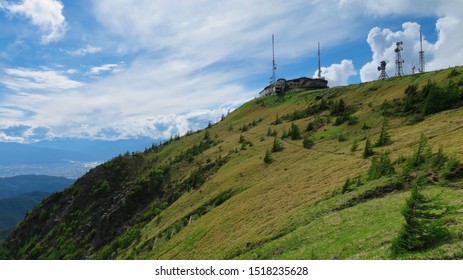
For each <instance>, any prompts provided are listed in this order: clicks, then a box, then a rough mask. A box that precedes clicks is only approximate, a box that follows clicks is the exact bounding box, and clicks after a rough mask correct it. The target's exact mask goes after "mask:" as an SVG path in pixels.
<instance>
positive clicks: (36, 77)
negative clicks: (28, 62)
mask: <svg viewBox="0 0 463 280" xmlns="http://www.w3.org/2000/svg"><path fill="white" fill-rule="evenodd" d="M4 72H5V74H6V75H3V77H0V83H1V84H3V85H5V86H6V87H7V88H10V89H13V90H17V91H21V90H51V91H56V90H67V89H73V88H77V87H80V86H82V85H83V84H82V83H81V82H78V81H74V80H71V79H69V78H68V77H66V76H65V75H63V74H62V73H60V72H57V71H54V70H48V69H47V70H31V69H23V68H21V69H6V70H5V71H4Z"/></svg>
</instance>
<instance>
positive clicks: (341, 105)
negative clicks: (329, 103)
mask: <svg viewBox="0 0 463 280" xmlns="http://www.w3.org/2000/svg"><path fill="white" fill-rule="evenodd" d="M345 112H346V103H345V102H344V100H343V99H342V98H341V99H340V100H339V101H335V102H334V104H333V108H332V109H331V115H332V116H342V115H344V114H345Z"/></svg>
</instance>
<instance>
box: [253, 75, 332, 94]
mask: <svg viewBox="0 0 463 280" xmlns="http://www.w3.org/2000/svg"><path fill="white" fill-rule="evenodd" d="M320 88H328V81H327V80H325V79H311V78H307V77H301V78H297V79H292V80H286V79H278V80H277V81H276V82H275V90H273V84H270V85H268V86H266V87H265V88H264V89H263V90H262V91H261V92H260V93H259V97H264V96H267V95H271V94H273V93H276V94H279V93H284V92H292V91H304V90H311V89H320Z"/></svg>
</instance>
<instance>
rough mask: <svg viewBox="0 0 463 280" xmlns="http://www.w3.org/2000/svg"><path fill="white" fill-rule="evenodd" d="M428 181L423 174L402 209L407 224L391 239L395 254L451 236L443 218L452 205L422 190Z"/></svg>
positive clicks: (436, 242)
mask: <svg viewBox="0 0 463 280" xmlns="http://www.w3.org/2000/svg"><path fill="white" fill-rule="evenodd" d="M426 182H427V179H426V177H424V176H423V175H421V176H418V177H417V178H416V179H415V180H414V181H413V182H412V191H411V195H410V197H409V198H408V199H407V200H406V206H405V208H404V209H403V210H402V215H403V216H404V218H405V224H404V225H403V227H402V229H401V231H400V233H399V236H397V237H396V238H395V239H394V240H393V242H392V247H391V250H392V254H393V255H396V256H397V255H402V254H404V253H408V252H415V251H419V250H423V249H428V248H430V247H432V246H434V245H436V244H438V243H439V242H442V241H444V240H446V239H447V238H448V237H449V236H450V232H449V230H448V229H447V228H446V227H445V221H444V217H445V215H447V213H448V211H449V207H448V206H446V205H444V204H442V203H440V202H438V201H437V199H436V198H427V197H425V196H424V195H423V194H422V193H421V190H420V188H421V187H422V186H423V185H424V184H425V183H426Z"/></svg>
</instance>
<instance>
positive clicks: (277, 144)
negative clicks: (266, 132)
mask: <svg viewBox="0 0 463 280" xmlns="http://www.w3.org/2000/svg"><path fill="white" fill-rule="evenodd" d="M280 151H283V143H281V141H280V140H279V139H278V138H277V137H276V136H275V138H274V139H273V147H272V152H274V153H275V152H280Z"/></svg>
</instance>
